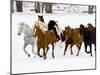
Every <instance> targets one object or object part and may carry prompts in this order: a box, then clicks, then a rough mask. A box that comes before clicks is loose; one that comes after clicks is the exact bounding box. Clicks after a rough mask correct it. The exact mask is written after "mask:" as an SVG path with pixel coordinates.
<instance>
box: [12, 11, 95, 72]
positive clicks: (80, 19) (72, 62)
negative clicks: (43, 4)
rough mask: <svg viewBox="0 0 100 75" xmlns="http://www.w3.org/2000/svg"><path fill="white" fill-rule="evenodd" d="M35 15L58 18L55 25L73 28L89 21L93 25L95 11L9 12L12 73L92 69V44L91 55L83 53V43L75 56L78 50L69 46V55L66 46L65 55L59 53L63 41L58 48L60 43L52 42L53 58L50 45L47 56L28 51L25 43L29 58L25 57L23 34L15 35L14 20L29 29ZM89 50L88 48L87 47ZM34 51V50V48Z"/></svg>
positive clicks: (15, 26)
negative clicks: (71, 53)
mask: <svg viewBox="0 0 100 75" xmlns="http://www.w3.org/2000/svg"><path fill="white" fill-rule="evenodd" d="M38 15H43V16H44V20H45V23H48V22H49V20H56V21H58V25H59V27H61V28H62V29H63V28H64V27H65V26H68V25H70V26H71V27H73V28H76V27H79V25H80V24H85V25H86V24H87V23H92V24H93V25H94V26H95V14H91V15H89V14H86V13H84V14H82V13H79V14H76V13H74V14H72V13H71V14H70V13H69V14H66V13H56V12H54V13H52V14H46V13H45V14H36V13H32V12H23V13H17V12H15V13H13V14H12V73H29V72H45V71H62V70H78V69H93V68H95V51H94V46H93V57H91V56H90V55H89V54H86V53H85V52H84V44H82V47H81V50H80V54H79V56H76V53H77V51H78V49H77V48H76V46H73V53H74V55H70V47H68V49H67V52H66V55H65V56H63V52H64V43H62V48H61V44H60V42H58V43H56V45H55V49H54V51H55V52H54V53H55V58H54V59H53V58H52V55H51V51H52V50H51V46H50V49H49V51H48V54H47V59H46V60H43V58H39V57H38V56H36V55H34V54H32V51H31V46H27V48H26V49H27V51H28V52H29V53H30V54H31V57H27V55H26V54H25V53H24V50H23V45H24V41H23V35H21V36H18V35H17V31H18V29H17V27H18V23H20V22H25V23H26V24H28V25H29V26H30V27H31V28H32V27H33V25H34V22H35V21H37V20H38ZM88 49H89V48H88ZM35 50H36V49H35Z"/></svg>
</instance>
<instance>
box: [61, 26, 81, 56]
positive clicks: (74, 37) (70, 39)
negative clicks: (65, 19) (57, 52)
mask: <svg viewBox="0 0 100 75" xmlns="http://www.w3.org/2000/svg"><path fill="white" fill-rule="evenodd" d="M63 34H64V35H65V49H64V54H63V55H65V54H66V50H67V47H68V45H71V46H70V48H71V55H72V54H73V52H72V47H73V46H74V45H76V47H77V48H78V52H77V54H76V56H78V55H79V52H80V49H81V45H82V42H83V36H81V35H80V30H79V28H75V29H73V28H70V26H67V27H65V30H64V31H63Z"/></svg>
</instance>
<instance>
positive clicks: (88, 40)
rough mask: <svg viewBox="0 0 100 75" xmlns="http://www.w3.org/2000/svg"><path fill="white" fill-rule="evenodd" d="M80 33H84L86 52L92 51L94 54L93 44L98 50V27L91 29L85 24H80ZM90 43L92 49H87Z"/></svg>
mask: <svg viewBox="0 0 100 75" xmlns="http://www.w3.org/2000/svg"><path fill="white" fill-rule="evenodd" d="M80 33H81V35H83V39H84V46H85V52H86V53H88V54H89V53H90V55H91V56H92V44H94V45H95V50H96V28H94V29H93V30H89V29H88V28H87V27H84V25H83V24H81V25H80ZM88 45H89V47H90V51H87V46H88Z"/></svg>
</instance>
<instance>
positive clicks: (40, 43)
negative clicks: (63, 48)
mask: <svg viewBox="0 0 100 75" xmlns="http://www.w3.org/2000/svg"><path fill="white" fill-rule="evenodd" d="M34 36H37V51H38V52H37V53H38V55H39V56H40V57H41V55H40V49H41V48H42V49H43V56H44V59H46V54H47V52H48V49H49V47H48V45H49V44H51V45H52V57H53V58H54V43H55V42H56V35H55V33H54V31H44V32H43V31H42V30H41V29H40V27H39V25H35V26H34ZM45 48H47V51H46V50H45Z"/></svg>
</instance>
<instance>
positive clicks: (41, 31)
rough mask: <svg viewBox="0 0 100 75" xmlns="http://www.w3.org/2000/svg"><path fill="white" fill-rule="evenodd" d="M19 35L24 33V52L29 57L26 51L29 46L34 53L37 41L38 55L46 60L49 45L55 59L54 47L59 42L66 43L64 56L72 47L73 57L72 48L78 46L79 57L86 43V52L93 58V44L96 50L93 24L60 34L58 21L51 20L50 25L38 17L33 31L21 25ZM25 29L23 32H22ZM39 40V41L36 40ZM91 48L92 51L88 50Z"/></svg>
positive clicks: (25, 25) (63, 31)
mask: <svg viewBox="0 0 100 75" xmlns="http://www.w3.org/2000/svg"><path fill="white" fill-rule="evenodd" d="M18 29H19V31H18V35H20V34H21V33H22V32H24V51H25V53H26V54H28V56H30V54H29V53H28V52H27V51H26V50H25V47H26V46H27V45H28V44H31V45H32V52H34V44H35V41H36V46H37V53H36V54H37V55H38V56H39V57H43V58H44V60H45V59H46V58H47V53H48V50H49V45H50V44H51V46H52V58H55V55H54V47H55V43H57V42H58V41H61V43H62V42H65V48H64V53H63V55H65V54H66V51H67V47H68V46H69V45H70V52H71V55H73V51H72V47H73V46H74V45H76V47H77V48H78V52H77V54H76V56H78V55H79V52H80V49H81V45H82V43H83V42H84V47H85V52H86V53H87V54H90V55H91V56H92V44H94V46H95V50H96V27H94V26H93V25H92V24H91V23H88V24H87V26H86V27H85V25H83V24H80V26H79V28H71V27H70V26H66V27H65V28H64V30H62V31H61V32H59V26H58V24H57V21H54V20H50V21H49V23H48V24H46V23H45V21H44V18H43V16H38V21H36V22H35V23H34V28H33V29H31V28H29V26H28V25H27V24H25V23H24V22H23V23H20V24H19V28H18ZM22 29H23V30H22ZM35 38H37V39H35ZM87 46H89V47H90V48H89V49H90V50H87ZM41 49H43V55H40V51H41Z"/></svg>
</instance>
